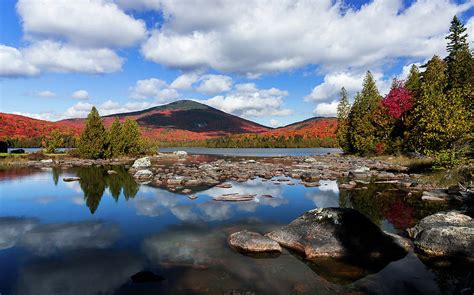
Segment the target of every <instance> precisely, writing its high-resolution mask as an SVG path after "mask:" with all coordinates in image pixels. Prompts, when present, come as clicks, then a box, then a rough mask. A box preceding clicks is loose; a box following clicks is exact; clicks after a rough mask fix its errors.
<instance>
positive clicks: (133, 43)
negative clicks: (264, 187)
mask: <svg viewBox="0 0 474 295" xmlns="http://www.w3.org/2000/svg"><path fill="white" fill-rule="evenodd" d="M454 15H458V17H460V19H461V20H462V21H463V23H465V24H466V27H467V29H468V34H469V41H470V44H471V48H472V47H474V46H473V45H472V44H473V43H472V42H473V40H474V38H473V37H474V18H473V15H474V0H465V1H447V0H420V1H409V0H408V1H407V0H405V1H402V0H375V1H362V0H344V1H342V0H257V1H255V0H242V1H232V0H223V1H219V0H182V1H180V0H18V1H16V0H1V1H0V112H6V113H15V114H22V115H26V116H30V117H34V118H38V119H45V120H60V119H64V118H75V117H85V116H87V114H88V112H89V111H90V109H91V107H92V106H93V105H94V106H96V107H97V108H98V110H99V112H100V113H101V114H102V115H107V114H113V113H118V112H128V111H135V110H141V109H145V108H149V107H153V106H157V105H162V104H166V103H169V102H172V101H175V100H180V99H193V100H197V101H199V102H202V103H205V104H207V105H210V106H213V107H215V108H218V109H220V110H223V111H225V112H228V113H232V114H235V115H238V116H242V117H244V118H247V119H250V120H253V121H256V122H258V123H261V124H264V125H267V126H272V127H278V126H282V125H286V124H290V123H293V122H296V121H301V120H304V119H307V118H310V117H313V116H335V114H336V106H337V101H338V99H339V97H338V96H339V91H340V89H341V87H343V86H344V87H345V88H346V89H347V90H348V92H349V94H350V96H351V98H353V96H354V95H355V93H356V92H357V91H360V89H361V86H362V80H363V77H364V75H365V74H366V72H367V71H369V70H370V71H371V72H372V73H373V74H374V77H375V78H376V80H377V86H378V87H379V90H380V92H381V94H382V95H385V94H386V93H387V92H388V90H389V88H390V84H391V81H392V79H393V78H398V79H403V78H405V77H406V75H407V73H408V70H409V68H410V66H411V65H412V64H417V65H420V64H424V63H425V62H426V61H427V60H428V59H430V58H431V57H432V56H433V55H434V54H437V55H439V56H442V57H444V56H445V55H446V49H445V47H446V40H445V36H446V35H447V33H448V30H449V25H450V21H451V19H452V18H453V16H454Z"/></svg>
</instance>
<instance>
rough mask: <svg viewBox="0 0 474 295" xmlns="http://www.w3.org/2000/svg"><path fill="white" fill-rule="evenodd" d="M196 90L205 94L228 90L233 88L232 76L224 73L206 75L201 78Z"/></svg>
mask: <svg viewBox="0 0 474 295" xmlns="http://www.w3.org/2000/svg"><path fill="white" fill-rule="evenodd" d="M199 81H200V82H199V85H198V86H197V88H196V90H197V91H198V92H202V93H205V94H217V93H222V92H227V91H229V90H230V89H231V88H232V84H233V81H232V78H231V77H229V76H224V75H212V74H209V75H204V76H202V77H201V78H200V79H199Z"/></svg>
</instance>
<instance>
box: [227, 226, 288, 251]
mask: <svg viewBox="0 0 474 295" xmlns="http://www.w3.org/2000/svg"><path fill="white" fill-rule="evenodd" d="M227 242H228V243H229V245H230V246H231V247H233V248H234V249H236V250H238V251H240V252H244V253H248V252H251V253H263V252H281V247H280V245H279V244H278V243H277V242H275V241H274V240H272V239H269V238H267V237H265V236H262V235H261V234H259V233H255V232H251V231H247V230H243V231H239V232H236V233H233V234H231V235H230V236H229V238H228V240H227Z"/></svg>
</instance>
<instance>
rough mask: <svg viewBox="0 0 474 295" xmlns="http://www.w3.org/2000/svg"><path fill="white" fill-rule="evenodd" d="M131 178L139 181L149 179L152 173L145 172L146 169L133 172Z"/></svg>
mask: <svg viewBox="0 0 474 295" xmlns="http://www.w3.org/2000/svg"><path fill="white" fill-rule="evenodd" d="M133 177H135V178H138V179H141V180H143V179H151V178H152V177H153V172H151V171H150V170H147V169H143V170H138V171H137V172H135V174H134V175H133Z"/></svg>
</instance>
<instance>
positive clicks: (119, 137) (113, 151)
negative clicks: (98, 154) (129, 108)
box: [108, 118, 125, 157]
mask: <svg viewBox="0 0 474 295" xmlns="http://www.w3.org/2000/svg"><path fill="white" fill-rule="evenodd" d="M108 136H109V155H110V156H111V157H117V156H121V155H123V154H125V151H124V148H125V138H124V134H123V132H122V124H121V123H120V120H119V119H118V118H115V121H114V122H113V123H112V125H111V126H110V129H109V132H108Z"/></svg>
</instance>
